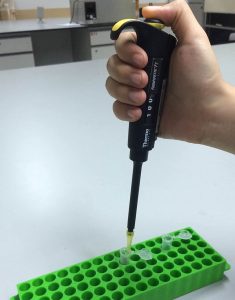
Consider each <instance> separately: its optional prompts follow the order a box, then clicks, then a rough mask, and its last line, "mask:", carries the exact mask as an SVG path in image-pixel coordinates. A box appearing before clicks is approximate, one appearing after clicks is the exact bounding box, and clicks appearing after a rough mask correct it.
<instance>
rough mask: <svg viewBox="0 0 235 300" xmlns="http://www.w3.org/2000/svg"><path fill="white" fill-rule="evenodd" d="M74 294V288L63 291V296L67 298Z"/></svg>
mask: <svg viewBox="0 0 235 300" xmlns="http://www.w3.org/2000/svg"><path fill="white" fill-rule="evenodd" d="M75 293H76V289H75V288H74V287H68V288H67V289H66V290H65V295H67V296H72V295H74V294H75Z"/></svg>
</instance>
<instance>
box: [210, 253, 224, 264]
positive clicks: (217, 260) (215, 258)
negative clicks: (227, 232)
mask: <svg viewBox="0 0 235 300" xmlns="http://www.w3.org/2000/svg"><path fill="white" fill-rule="evenodd" d="M212 259H213V261H215V262H221V261H222V260H223V258H222V257H221V256H219V255H213V256H212Z"/></svg>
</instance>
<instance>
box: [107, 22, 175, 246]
mask: <svg viewBox="0 0 235 300" xmlns="http://www.w3.org/2000/svg"><path fill="white" fill-rule="evenodd" d="M127 27H131V28H133V29H134V30H135V31H136V34H137V45H139V46H140V47H141V48H143V49H144V50H145V52H146V53H147V55H148V64H147V66H146V67H145V68H144V70H145V71H146V73H147V74H148V78H149V80H148V84H147V86H146V87H145V89H144V90H145V92H146V95H147V98H146V99H147V100H146V101H145V103H144V104H143V105H142V106H141V107H140V108H141V110H142V116H141V118H140V120H138V121H137V122H132V123H129V134H128V147H129V148H130V159H131V160H132V161H133V174H132V185H131V195H130V205H129V214H128V223H127V238H128V242H127V247H128V248H129V249H130V247H131V243H132V239H133V235H134V228H135V220H136V212H137V204H138V196H139V186H140V178H141V169H142V163H143V162H145V161H147V159H148V152H149V151H150V150H152V149H153V147H154V143H155V140H156V137H157V135H158V131H159V124H160V117H161V111H162V104H163V100H164V97H165V91H166V85H167V78H168V71H169V64H170V57H171V54H172V51H173V50H174V48H175V45H176V39H175V38H174V37H173V36H172V35H170V34H167V33H166V32H164V31H162V30H161V29H162V28H163V27H164V25H163V24H162V23H161V22H159V21H158V20H152V19H146V20H144V21H142V20H135V19H125V20H121V21H119V22H117V23H116V24H115V25H114V26H113V28H112V32H111V39H113V40H116V39H117V38H118V37H119V35H120V33H121V32H122V30H123V29H125V28H127Z"/></svg>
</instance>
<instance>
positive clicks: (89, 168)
mask: <svg viewBox="0 0 235 300" xmlns="http://www.w3.org/2000/svg"><path fill="white" fill-rule="evenodd" d="M214 49H215V52H216V55H217V57H218V59H219V62H220V64H221V69H222V72H223V75H224V77H225V79H226V80H227V81H229V82H230V83H232V84H235V76H234V68H235V62H234V56H235V45H233V44H230V45H224V46H216V47H215V48H214ZM106 77H107V72H106V61H105V60H96V61H88V62H78V63H71V64H61V65H55V66H47V67H38V68H28V69H18V70H10V71H2V72H0V82H1V96H0V137H1V138H0V166H1V167H0V237H1V248H0V266H1V268H0V298H1V299H2V300H7V299H9V297H10V296H13V295H15V294H16V284H17V283H19V282H23V281H26V280H28V279H31V278H34V277H37V276H39V275H42V274H46V273H49V272H51V271H55V270H58V269H60V268H63V267H66V266H69V265H72V264H75V263H77V262H81V261H83V260H86V259H89V258H92V257H94V256H97V255H101V254H104V253H108V252H110V251H112V250H115V249H120V248H122V247H124V246H125V242H126V240H125V231H126V221H127V210H128V206H129V193H130V183H131V173H132V162H131V161H130V160H129V158H128V156H129V150H128V148H127V131H128V126H127V124H126V123H125V122H120V121H118V120H116V119H115V118H114V116H113V114H112V99H111V98H110V96H109V95H108V94H107V92H106V90H105V80H106ZM234 178H235V158H234V155H232V154H229V153H226V152H223V151H220V150H217V149H212V148H209V147H205V146H201V145H193V144H189V143H185V142H179V141H173V140H164V139H161V138H159V139H158V140H157V142H156V144H155V149H154V150H153V151H151V152H150V154H149V160H148V162H146V163H145V164H144V166H143V174H142V182H141V187H140V196H139V207H138V215H137V223H136V233H135V241H134V242H135V243H137V242H141V241H143V240H146V239H149V238H152V237H155V236H159V235H162V234H165V233H168V232H172V231H174V230H177V229H181V228H184V227H187V226H191V227H192V228H194V229H195V230H196V231H197V232H199V233H200V234H201V235H202V236H203V237H204V238H205V239H206V240H207V241H208V242H209V243H210V244H211V245H212V246H213V247H214V248H215V249H217V250H218V251H219V252H220V253H221V254H222V255H223V256H224V257H225V258H226V259H227V261H228V262H229V263H230V264H231V267H232V268H231V270H229V271H228V272H226V276H225V277H224V279H223V280H222V281H220V282H218V283H215V284H213V285H211V286H208V287H205V288H203V289H201V290H198V291H195V292H193V293H191V294H188V295H186V296H184V297H182V298H181V299H185V300H186V299H187V300H196V299H197V300H198V299H200V300H221V299H233V298H234V285H235V271H234V266H235V254H234V253H235V246H234V236H235V217H234V216H235V201H234V198H235V191H234Z"/></svg>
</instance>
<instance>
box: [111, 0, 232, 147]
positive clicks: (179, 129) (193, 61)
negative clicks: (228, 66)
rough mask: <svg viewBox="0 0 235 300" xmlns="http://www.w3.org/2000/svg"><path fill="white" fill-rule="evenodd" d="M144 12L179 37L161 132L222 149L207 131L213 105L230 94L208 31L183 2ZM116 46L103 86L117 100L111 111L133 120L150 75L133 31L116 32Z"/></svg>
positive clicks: (171, 69) (212, 116) (177, 0)
mask: <svg viewBox="0 0 235 300" xmlns="http://www.w3.org/2000/svg"><path fill="white" fill-rule="evenodd" d="M143 15H144V17H146V18H157V19H160V20H162V21H163V22H164V23H165V24H166V25H168V26H171V27H172V30H173V32H174V33H175V35H176V37H177V38H178V44H177V47H176V48H175V50H174V52H173V54H172V57H171V63H170V73H169V82H168V88H167V94H166V98H165V104H164V110H163V114H162V119H161V124H160V136H162V137H165V138H174V139H179V140H185V141H188V142H193V143H204V144H207V145H212V146H214V147H219V148H222V149H223V148H226V145H224V146H223V145H220V144H221V142H219V141H218V145H217V142H216V138H217V137H214V133H213V132H212V130H210V129H211V124H213V122H215V120H214V116H215V115H216V112H215V109H216V108H218V107H219V106H220V105H221V99H224V98H225V93H227V94H228V91H227V90H228V88H227V85H226V83H225V82H224V81H223V79H222V76H221V73H220V69H219V66H218V63H217V61H216V58H215V55H214V53H213V50H212V48H211V46H210V43H209V40H208V38H207V35H206V33H205V32H204V30H203V29H202V27H201V26H200V25H199V23H198V22H197V20H196V19H195V17H194V15H193V13H192V11H191V10H190V8H189V6H188V5H187V3H186V1H184V0H176V1H174V2H171V3H169V4H167V5H164V6H151V7H146V8H144V9H143ZM156 47H157V46H156ZM116 50H117V54H116V55H114V56H112V57H111V58H110V59H109V61H108V64H107V69H108V72H109V74H110V77H109V78H108V79H107V82H106V88H107V90H108V92H109V93H110V95H111V96H112V97H114V98H116V99H117V100H116V101H115V102H114V105H113V110H114V113H115V115H116V116H117V117H118V118H119V119H121V120H126V121H130V122H134V121H137V120H138V119H139V118H140V116H141V110H140V108H139V106H140V105H141V104H143V103H144V101H145V100H146V95H145V92H144V90H143V88H144V87H145V86H146V84H147V82H148V76H147V74H146V73H145V72H144V71H143V68H144V67H145V65H146V64H147V60H148V58H147V55H146V53H145V52H144V51H143V49H141V48H140V47H138V46H137V45H136V35H135V33H133V32H129V33H122V34H121V35H120V37H119V39H118V40H117V42H116ZM234 118H235V115H234ZM214 138H215V140H212V139H214ZM228 151H229V150H228ZM234 151H235V146H234Z"/></svg>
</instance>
